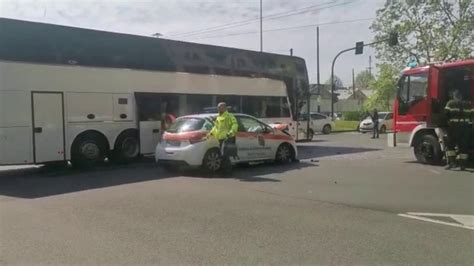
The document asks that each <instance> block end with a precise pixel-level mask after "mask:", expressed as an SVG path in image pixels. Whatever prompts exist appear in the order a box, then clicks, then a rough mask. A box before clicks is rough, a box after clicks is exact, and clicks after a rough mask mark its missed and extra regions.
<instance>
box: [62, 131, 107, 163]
mask: <svg viewBox="0 0 474 266" xmlns="http://www.w3.org/2000/svg"><path fill="white" fill-rule="evenodd" d="M109 151H110V146H109V142H108V141H107V138H106V137H105V135H104V134H102V133H101V132H99V131H96V130H87V131H84V132H82V133H80V134H79V135H77V136H76V137H75V138H74V141H73V142H72V145H71V160H72V162H73V165H75V166H79V167H91V166H94V165H96V164H99V163H101V162H103V161H104V159H105V157H107V156H108V155H109Z"/></svg>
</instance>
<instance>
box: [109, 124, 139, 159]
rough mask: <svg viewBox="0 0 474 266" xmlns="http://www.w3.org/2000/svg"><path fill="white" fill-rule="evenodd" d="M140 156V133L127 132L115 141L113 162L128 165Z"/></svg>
mask: <svg viewBox="0 0 474 266" xmlns="http://www.w3.org/2000/svg"><path fill="white" fill-rule="evenodd" d="M139 154H140V142H139V140H138V132H137V131H135V130H129V131H125V132H124V133H122V134H120V136H119V137H118V138H117V141H115V145H114V153H113V160H114V161H116V162H118V163H127V162H131V161H133V160H135V159H136V158H137V157H138V155H139Z"/></svg>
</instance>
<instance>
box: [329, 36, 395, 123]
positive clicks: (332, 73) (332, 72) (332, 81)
mask: <svg viewBox="0 0 474 266" xmlns="http://www.w3.org/2000/svg"><path fill="white" fill-rule="evenodd" d="M386 41H388V42H389V45H391V46H392V45H396V44H397V43H398V33H391V34H390V37H389V38H387V39H384V40H380V41H376V42H371V43H367V44H363V43H362V47H365V46H371V45H374V44H377V43H381V42H386ZM356 48H357V47H352V48H349V49H345V50H342V51H340V52H339V53H338V54H337V55H336V56H335V57H334V59H333V60H332V65H331V119H334V64H335V63H336V59H337V58H338V57H339V56H340V55H341V54H343V53H345V52H349V51H352V50H355V49H356ZM360 53H362V52H360Z"/></svg>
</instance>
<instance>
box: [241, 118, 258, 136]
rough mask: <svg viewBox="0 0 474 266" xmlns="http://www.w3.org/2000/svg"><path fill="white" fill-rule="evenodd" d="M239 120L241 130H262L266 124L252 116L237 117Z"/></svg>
mask: <svg viewBox="0 0 474 266" xmlns="http://www.w3.org/2000/svg"><path fill="white" fill-rule="evenodd" d="M237 121H238V124H239V132H253V133H254V132H261V131H263V129H264V126H263V125H262V123H260V122H259V121H257V120H255V119H253V118H250V117H244V116H240V117H237Z"/></svg>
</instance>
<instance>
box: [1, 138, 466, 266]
mask: <svg viewBox="0 0 474 266" xmlns="http://www.w3.org/2000/svg"><path fill="white" fill-rule="evenodd" d="M383 137H384V136H383ZM299 151H300V158H301V159H302V161H301V162H300V163H298V164H291V165H274V164H262V165H254V166H246V167H237V168H236V169H235V171H234V173H233V174H232V177H230V178H209V177H206V176H205V175H203V174H202V173H199V172H196V171H193V170H186V171H184V172H179V173H168V172H163V171H162V170H161V169H159V168H157V167H156V166H155V165H154V164H153V163H149V162H140V163H135V164H132V165H127V166H104V167H100V168H97V169H94V170H89V171H73V170H69V169H58V168H27V169H23V168H20V169H12V168H11V167H10V168H8V169H7V168H3V169H0V264H283V265H288V264H351V265H352V264H364V265H367V264H370V265H375V264H377V265H379V264H423V265H426V264H437V265H452V264H458V265H459V264H460V265H472V264H473V263H474V230H471V229H469V228H470V227H469V222H470V220H469V219H470V217H474V216H472V215H474V174H473V172H472V171H473V170H472V169H471V172H459V171H445V170H444V169H443V168H442V167H433V166H425V165H420V164H417V163H414V162H413V156H412V154H411V151H410V150H409V149H408V148H387V147H386V143H385V139H383V138H382V139H380V140H370V139H369V135H363V134H358V133H345V134H333V135H329V136H322V135H319V136H316V138H315V140H314V141H313V142H311V143H302V144H300V147H299ZM407 213H418V214H419V213H429V214H430V216H429V219H428V220H429V221H422V220H417V219H411V218H407V217H402V216H400V215H399V214H407ZM447 214H458V215H465V216H463V217H467V220H464V223H459V221H457V222H456V221H454V220H453V218H451V217H446V215H447ZM410 215H411V214H410ZM443 215H445V216H443ZM469 215H471V216H469ZM424 217H425V218H426V217H428V216H426V215H425V216H424ZM436 221H438V222H436ZM453 224H454V225H455V224H458V225H459V226H453ZM463 225H464V226H463Z"/></svg>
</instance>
